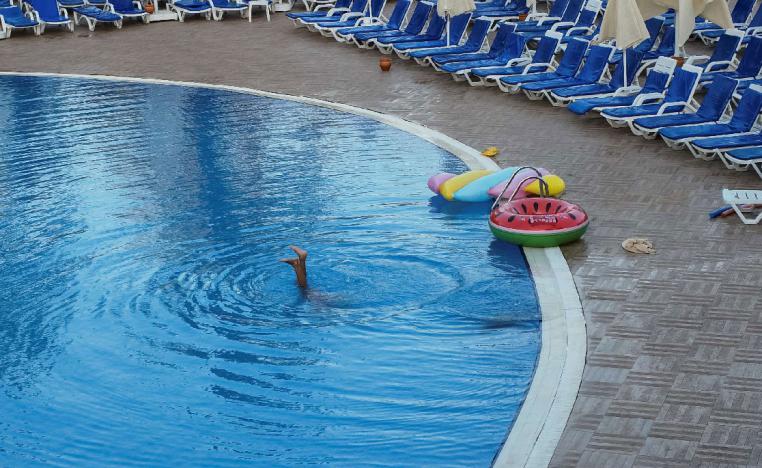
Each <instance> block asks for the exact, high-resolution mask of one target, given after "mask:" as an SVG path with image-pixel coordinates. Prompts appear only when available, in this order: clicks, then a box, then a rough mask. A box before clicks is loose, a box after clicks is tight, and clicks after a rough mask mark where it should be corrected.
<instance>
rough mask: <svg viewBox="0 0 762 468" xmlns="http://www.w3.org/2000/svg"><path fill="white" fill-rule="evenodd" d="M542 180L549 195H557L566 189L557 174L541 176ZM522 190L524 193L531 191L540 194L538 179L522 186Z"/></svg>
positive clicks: (533, 193)
mask: <svg viewBox="0 0 762 468" xmlns="http://www.w3.org/2000/svg"><path fill="white" fill-rule="evenodd" d="M542 180H544V181H545V183H547V184H548V192H549V193H548V195H550V196H551V197H557V196H559V195H561V194H562V193H564V190H566V183H564V180H563V179H562V178H560V177H558V176H557V175H554V174H548V175H544V176H542ZM524 191H525V192H526V193H531V194H532V195H542V193H541V192H540V181H539V180H535V181H534V182H532V183H531V184H529V185H527V186H526V187H524Z"/></svg>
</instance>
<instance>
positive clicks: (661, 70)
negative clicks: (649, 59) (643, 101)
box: [640, 57, 677, 94]
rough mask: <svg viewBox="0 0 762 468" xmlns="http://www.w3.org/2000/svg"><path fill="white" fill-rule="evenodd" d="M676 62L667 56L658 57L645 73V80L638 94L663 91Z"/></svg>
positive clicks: (672, 74) (673, 71) (670, 77)
mask: <svg viewBox="0 0 762 468" xmlns="http://www.w3.org/2000/svg"><path fill="white" fill-rule="evenodd" d="M676 67H677V62H676V61H675V60H674V59H672V58H669V57H659V58H658V59H656V64H655V65H654V67H653V68H652V69H651V71H650V72H648V75H646V82H645V84H644V85H643V89H641V90H640V94H648V93H663V92H664V90H665V89H666V88H667V85H668V84H669V82H670V80H671V79H672V76H674V74H675V68H676Z"/></svg>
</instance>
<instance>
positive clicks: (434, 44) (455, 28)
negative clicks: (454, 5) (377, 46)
mask: <svg viewBox="0 0 762 468" xmlns="http://www.w3.org/2000/svg"><path fill="white" fill-rule="evenodd" d="M470 21H471V13H463V14H462V15H457V16H454V17H453V18H451V19H450V42H449V43H448V42H447V31H446V30H445V31H444V32H442V35H441V36H440V37H439V38H438V39H432V40H428V41H417V42H403V43H395V44H392V48H393V50H394V52H396V53H397V55H398V56H400V57H401V58H407V57H408V54H409V53H410V52H412V51H415V50H424V51H425V50H431V49H435V48H438V47H442V46H454V45H458V44H460V40H461V39H462V38H463V34H464V33H465V32H466V28H468V23H469V22H470Z"/></svg>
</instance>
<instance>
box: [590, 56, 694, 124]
mask: <svg viewBox="0 0 762 468" xmlns="http://www.w3.org/2000/svg"><path fill="white" fill-rule="evenodd" d="M699 78H701V69H700V68H698V67H694V66H693V65H683V66H682V67H681V68H678V69H677V70H676V71H675V74H674V76H673V78H672V81H671V82H670V84H669V87H668V88H667V92H666V94H665V95H664V99H663V100H662V101H661V102H659V103H653V104H638V103H636V104H634V105H632V106H627V107H617V108H613V109H604V110H602V111H601V117H603V118H604V119H606V122H608V123H609V125H611V126H612V127H614V128H619V127H624V126H626V125H629V124H630V122H631V121H633V120H635V119H637V118H638V117H648V116H651V115H663V114H676V113H678V112H683V111H684V110H685V109H688V110H695V109H696V108H697V107H698V106H695V107H694V105H693V95H694V94H695V93H696V89H697V87H698V81H699Z"/></svg>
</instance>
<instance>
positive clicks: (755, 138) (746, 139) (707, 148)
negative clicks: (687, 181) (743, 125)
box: [687, 88, 762, 160]
mask: <svg viewBox="0 0 762 468" xmlns="http://www.w3.org/2000/svg"><path fill="white" fill-rule="evenodd" d="M760 89H762V88H760ZM759 145H762V130H752V131H751V132H746V133H742V134H740V135H723V136H715V137H708V138H697V139H695V140H693V141H691V142H690V144H689V145H687V146H688V148H689V149H690V150H691V153H693V155H694V156H695V157H697V158H699V159H706V160H711V159H714V157H715V156H717V155H720V154H722V153H723V152H726V151H728V150H731V149H736V148H746V147H748V146H759Z"/></svg>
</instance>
